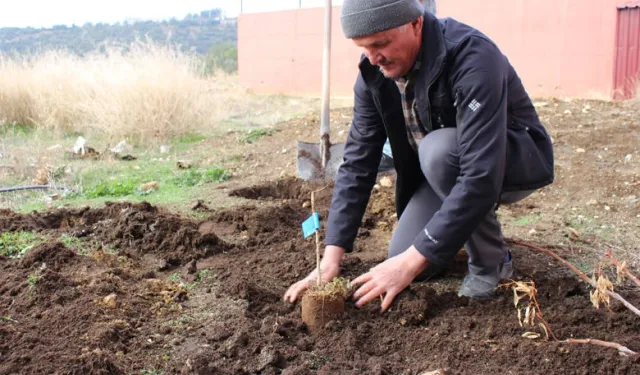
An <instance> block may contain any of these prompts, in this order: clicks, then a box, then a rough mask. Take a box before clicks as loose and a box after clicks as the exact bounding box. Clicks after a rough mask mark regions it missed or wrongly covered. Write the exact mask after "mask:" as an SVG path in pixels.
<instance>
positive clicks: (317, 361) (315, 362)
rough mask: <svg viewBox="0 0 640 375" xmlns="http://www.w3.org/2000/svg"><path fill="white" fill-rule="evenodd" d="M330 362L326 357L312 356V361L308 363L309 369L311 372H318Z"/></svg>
mask: <svg viewBox="0 0 640 375" xmlns="http://www.w3.org/2000/svg"><path fill="white" fill-rule="evenodd" d="M328 361H329V360H328V359H327V358H326V357H324V356H316V355H312V357H311V359H309V361H308V362H307V367H309V370H318V369H319V368H320V367H322V366H324V365H325V364H326V363H327V362H328Z"/></svg>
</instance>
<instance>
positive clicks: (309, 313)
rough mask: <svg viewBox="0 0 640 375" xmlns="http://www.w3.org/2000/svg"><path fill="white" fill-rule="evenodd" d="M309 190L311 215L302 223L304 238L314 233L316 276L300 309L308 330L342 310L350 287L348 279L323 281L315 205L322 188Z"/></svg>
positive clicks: (332, 317)
mask: <svg viewBox="0 0 640 375" xmlns="http://www.w3.org/2000/svg"><path fill="white" fill-rule="evenodd" d="M325 188H326V186H325V187H324V188H322V189H320V190H317V191H313V192H311V212H312V214H311V217H309V219H307V220H306V221H305V222H304V223H303V225H302V228H303V233H304V236H305V238H306V237H309V236H310V235H312V234H315V244H316V270H317V271H316V272H317V274H318V277H317V278H316V282H315V285H311V286H310V288H309V290H307V292H306V293H305V294H304V295H303V296H302V302H301V309H302V320H303V321H304V322H305V323H306V324H307V327H309V330H310V331H316V330H319V329H321V328H323V327H324V326H325V324H326V323H327V322H329V321H330V320H333V319H335V318H336V317H338V316H340V315H341V314H342V313H343V312H344V300H345V297H346V296H347V294H348V292H349V290H350V289H351V287H350V283H349V281H348V280H345V279H342V278H334V279H333V280H331V281H330V282H328V283H326V284H325V283H323V281H322V280H323V279H322V269H321V267H320V218H319V215H318V214H317V212H316V207H315V193H317V192H320V191H322V190H324V189H325Z"/></svg>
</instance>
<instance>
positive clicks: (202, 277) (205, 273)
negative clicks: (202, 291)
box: [167, 270, 215, 291]
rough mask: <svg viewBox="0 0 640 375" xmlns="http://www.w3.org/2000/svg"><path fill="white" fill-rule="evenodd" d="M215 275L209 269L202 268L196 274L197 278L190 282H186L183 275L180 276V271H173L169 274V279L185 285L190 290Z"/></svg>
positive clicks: (182, 285)
mask: <svg viewBox="0 0 640 375" xmlns="http://www.w3.org/2000/svg"><path fill="white" fill-rule="evenodd" d="M212 277H215V275H211V271H209V270H200V271H198V274H197V275H196V278H195V280H194V281H193V282H191V283H189V282H186V281H185V280H184V279H183V278H182V276H180V274H179V273H177V272H176V273H172V274H171V275H169V277H167V280H169V281H171V282H172V283H175V284H178V285H180V286H181V287H183V288H184V289H185V290H186V291H190V290H192V289H193V288H195V287H197V286H198V285H200V284H201V283H203V282H204V281H206V280H207V279H209V278H212Z"/></svg>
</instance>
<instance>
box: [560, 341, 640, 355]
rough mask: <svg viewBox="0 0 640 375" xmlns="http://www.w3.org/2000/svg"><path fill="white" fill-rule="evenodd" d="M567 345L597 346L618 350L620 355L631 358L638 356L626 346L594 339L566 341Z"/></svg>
mask: <svg viewBox="0 0 640 375" xmlns="http://www.w3.org/2000/svg"><path fill="white" fill-rule="evenodd" d="M567 343H569V344H592V345H599V346H604V347H607V348H614V349H618V351H619V352H620V353H624V354H627V355H631V356H637V355H639V354H638V353H636V352H634V351H633V350H631V349H629V348H627V347H626V346H622V345H620V344H618V343H615V342H608V341H602V340H595V339H568V340H567Z"/></svg>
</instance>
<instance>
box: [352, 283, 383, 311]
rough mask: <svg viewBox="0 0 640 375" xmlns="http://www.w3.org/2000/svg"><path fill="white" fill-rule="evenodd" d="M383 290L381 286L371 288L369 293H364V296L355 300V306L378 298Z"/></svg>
mask: <svg viewBox="0 0 640 375" xmlns="http://www.w3.org/2000/svg"><path fill="white" fill-rule="evenodd" d="M383 292H384V288H383V287H377V288H374V289H371V290H370V291H369V293H367V294H365V295H364V297H362V298H360V299H359V300H358V302H356V306H357V307H362V306H364V305H365V304H367V303H369V302H371V301H373V300H374V299H376V298H378V296H379V295H381V294H382V293H383Z"/></svg>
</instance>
